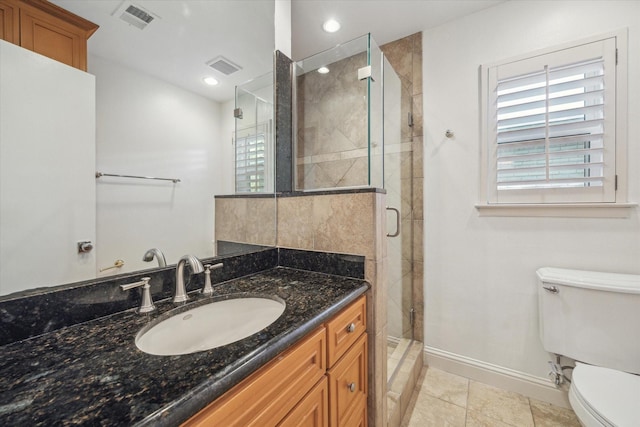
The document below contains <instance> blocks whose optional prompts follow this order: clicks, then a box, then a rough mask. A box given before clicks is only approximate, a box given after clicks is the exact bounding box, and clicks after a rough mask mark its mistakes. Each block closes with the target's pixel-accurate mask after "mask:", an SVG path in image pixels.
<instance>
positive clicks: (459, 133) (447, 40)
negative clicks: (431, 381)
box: [423, 1, 640, 378]
mask: <svg viewBox="0 0 640 427" xmlns="http://www.w3.org/2000/svg"><path fill="white" fill-rule="evenodd" d="M623 27H628V28H629V110H628V116H629V118H631V120H630V122H629V128H628V133H629V153H628V154H629V155H628V164H629V170H630V172H629V200H630V201H632V202H640V173H639V170H640V123H639V121H638V120H637V119H636V118H637V117H640V80H639V79H638V76H640V2H637V1H602V2H601V1H553V2H551V1H509V2H505V3H501V4H499V5H497V6H495V7H493V8H490V9H486V10H484V11H481V12H479V13H476V14H473V15H470V16H467V17H464V18H461V19H458V20H456V21H453V22H448V23H446V24H443V25H442V26H440V27H437V28H434V29H430V30H425V31H424V33H423V49H424V51H423V54H424V59H423V61H424V62H423V70H424V71H423V78H424V80H423V81H424V125H425V142H424V144H425V145H424V149H425V151H424V165H425V175H424V176H425V183H424V188H425V190H424V191H425V193H424V196H425V205H424V209H425V267H424V275H425V333H424V334H425V344H426V346H428V347H429V348H434V349H437V350H442V351H445V352H450V353H452V354H454V355H459V356H462V357H463V358H468V359H472V360H476V361H479V362H480V363H481V364H492V365H497V366H498V367H499V368H500V369H502V368H506V369H511V370H514V371H516V372H518V373H524V374H526V375H531V376H534V377H543V378H546V374H547V371H548V369H547V364H546V361H547V360H549V357H548V355H547V353H546V352H545V351H544V349H543V348H542V345H541V343H540V340H539V338H538V317H537V294H536V276H535V271H536V269H537V268H539V267H542V266H556V267H566V268H576V269H592V270H601V271H614V272H625V273H640V215H639V213H638V209H634V210H633V211H632V213H631V215H630V217H629V218H627V219H595V218H590V219H584V218H504V217H502V218H501V217H479V216H478V212H477V211H476V209H475V208H474V204H475V203H477V202H478V197H479V195H478V179H479V148H480V146H479V143H480V138H479V108H478V104H479V100H478V93H479V88H478V67H479V65H481V64H484V63H491V62H494V61H497V60H501V59H505V58H509V57H512V56H516V55H519V54H522V53H526V52H528V51H533V50H537V49H541V48H546V47H550V46H554V45H557V44H562V43H565V42H569V41H573V40H579V39H582V38H586V37H589V36H592V35H597V34H601V33H606V32H609V31H613V30H617V29H620V28H623ZM446 129H452V130H453V131H454V132H455V138H454V139H447V138H445V136H444V133H445V130H446Z"/></svg>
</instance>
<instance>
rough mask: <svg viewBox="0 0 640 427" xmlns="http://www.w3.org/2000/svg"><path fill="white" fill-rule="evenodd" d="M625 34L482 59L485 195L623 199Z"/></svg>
mask: <svg viewBox="0 0 640 427" xmlns="http://www.w3.org/2000/svg"><path fill="white" fill-rule="evenodd" d="M618 38H619V36H609V37H605V38H601V39H595V40H591V41H588V42H583V43H579V44H575V45H572V46H569V47H562V48H558V49H551V50H547V51H545V52H543V53H537V54H534V55H530V56H527V57H523V58H516V59H513V60H509V61H504V62H500V63H498V64H493V65H489V66H483V67H481V73H482V76H481V77H482V83H483V87H482V89H483V95H482V97H483V98H482V99H483V103H485V105H484V108H483V132H482V134H483V139H484V143H483V150H482V151H483V156H482V165H481V166H482V167H481V169H482V171H483V186H482V187H483V188H482V193H483V194H482V195H481V197H482V203H486V204H489V205H491V204H564V203H572V204H575V203H611V202H616V185H617V179H618V177H617V173H616V167H617V165H616V162H617V159H616V155H617V152H616V143H617V131H618V125H617V123H616V108H617V106H618V105H619V104H618V103H617V100H616V95H617V94H616V87H618V88H619V87H620V83H621V81H620V77H619V76H618V71H617V66H616V65H617V46H616V43H617V39H618ZM618 154H619V153H618Z"/></svg>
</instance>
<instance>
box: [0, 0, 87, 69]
mask: <svg viewBox="0 0 640 427" xmlns="http://www.w3.org/2000/svg"><path fill="white" fill-rule="evenodd" d="M0 13H1V14H2V16H1V18H2V20H1V22H2V24H1V25H2V27H1V28H0V35H1V36H2V39H3V40H6V41H8V42H11V43H13V44H17V45H18V46H22V47H24V48H25V49H29V50H31V51H33V52H36V53H39V54H41V55H44V56H47V57H49V58H52V59H55V60H56V61H60V62H62V63H64V64H67V65H70V66H72V67H75V68H79V69H81V70H83V71H86V70H87V40H88V39H89V37H91V35H92V34H93V33H94V32H95V31H96V30H97V29H98V26H97V25H96V24H94V23H93V22H90V21H87V20H86V19H84V18H81V17H79V16H77V15H74V14H73V13H71V12H69V11H66V10H64V9H62V8H61V7H59V6H56V5H54V4H52V3H49V2H48V1H45V0H0Z"/></svg>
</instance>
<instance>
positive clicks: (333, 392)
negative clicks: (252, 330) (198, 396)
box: [183, 296, 367, 427]
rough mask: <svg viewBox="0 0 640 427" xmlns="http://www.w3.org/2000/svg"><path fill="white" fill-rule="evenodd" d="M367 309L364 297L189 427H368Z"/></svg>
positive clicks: (186, 423) (189, 424) (254, 374)
mask: <svg viewBox="0 0 640 427" xmlns="http://www.w3.org/2000/svg"><path fill="white" fill-rule="evenodd" d="M365 310H366V299H365V297H364V296H362V297H361V298H360V299H358V300H357V301H355V302H354V303H352V304H351V305H349V306H348V307H347V308H345V309H344V310H343V311H342V312H340V313H339V314H338V315H336V316H335V317H334V318H332V319H330V320H329V321H328V322H327V323H325V324H324V325H323V326H321V327H320V328H318V329H317V330H315V331H314V332H312V333H311V334H309V335H307V336H306V337H305V338H303V339H302V341H301V342H300V343H298V344H296V345H295V346H294V347H292V348H291V349H289V350H287V351H285V352H284V353H282V354H281V355H279V356H277V357H276V358H275V359H274V360H272V361H271V362H269V363H268V364H267V365H265V366H264V367H262V368H260V369H258V370H257V371H256V372H254V373H253V374H251V375H250V376H249V377H248V378H246V379H245V380H243V381H242V382H241V383H240V384H238V385H237V386H235V387H234V388H232V389H231V390H230V391H228V392H227V393H225V394H224V395H223V396H221V397H220V398H218V399H216V400H215V401H213V402H212V403H211V404H209V406H207V407H206V408H204V409H203V410H202V411H200V412H199V413H197V414H196V415H195V416H193V417H192V418H190V419H189V420H187V421H186V422H185V423H184V424H183V426H188V427H194V426H225V427H227V426H237V427H249V426H255V427H275V426H278V427H292V426H296V427H298V426H304V427H342V426H344V427H366V426H367V334H366V332H365V331H366V311H365Z"/></svg>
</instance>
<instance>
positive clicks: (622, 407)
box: [569, 363, 640, 427]
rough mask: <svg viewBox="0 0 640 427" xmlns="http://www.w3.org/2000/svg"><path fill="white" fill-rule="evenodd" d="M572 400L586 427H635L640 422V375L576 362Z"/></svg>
mask: <svg viewBox="0 0 640 427" xmlns="http://www.w3.org/2000/svg"><path fill="white" fill-rule="evenodd" d="M569 401H570V402H571V406H572V407H573V410H574V412H575V413H576V415H577V416H578V418H579V419H580V421H581V422H582V423H583V424H584V425H586V426H587V427H591V426H607V427H632V426H637V425H638V423H639V421H638V420H640V376H638V375H633V374H628V373H625V372H621V371H616V370H613V369H608V368H603V367H599V366H592V365H585V364H583V363H576V367H575V369H574V370H573V375H572V383H571V388H570V390H569Z"/></svg>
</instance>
